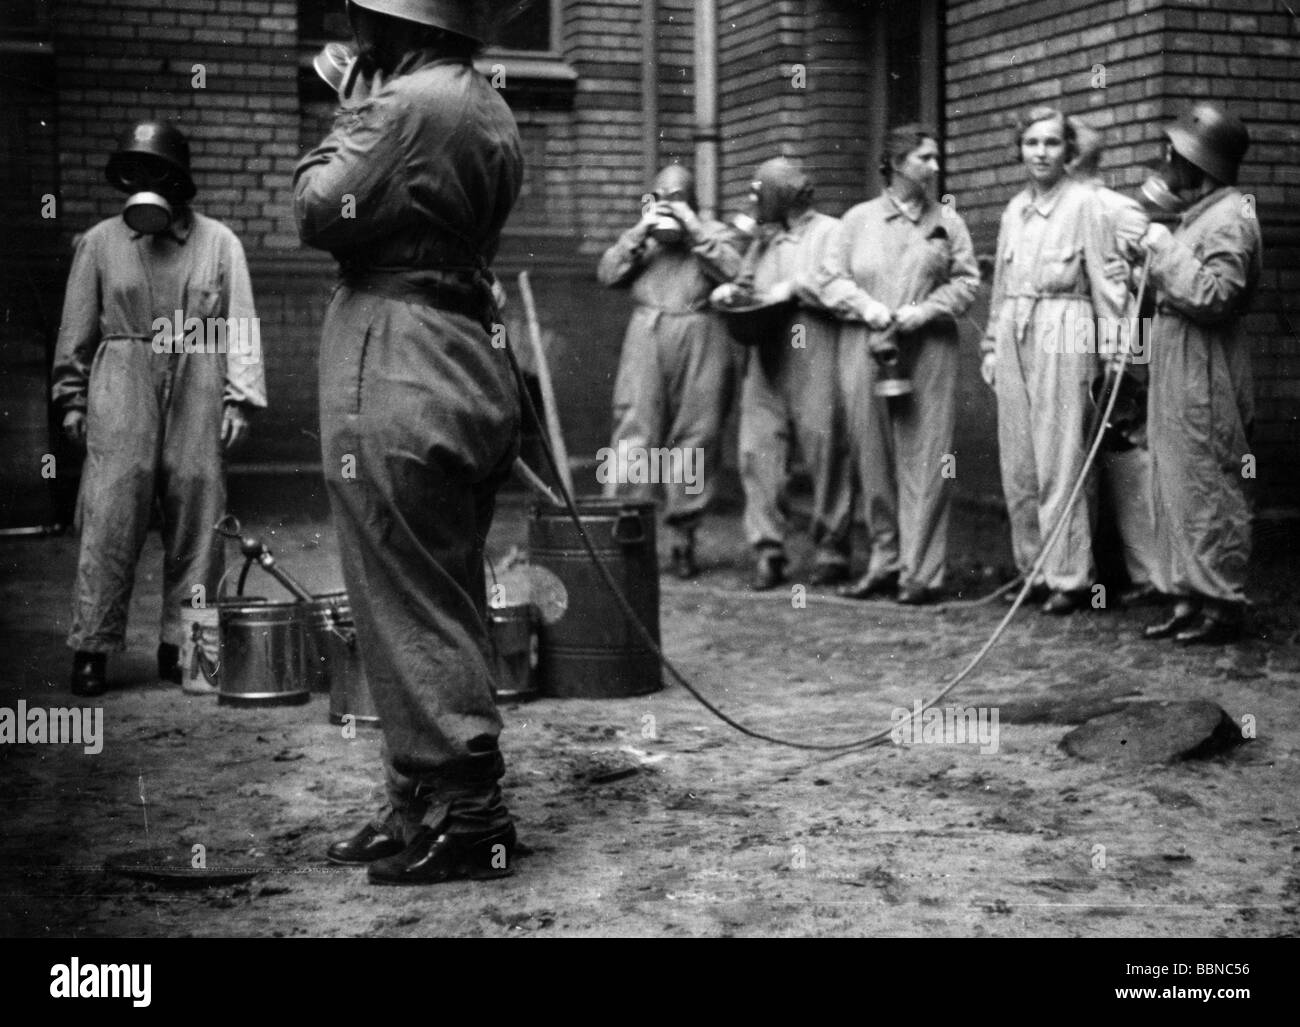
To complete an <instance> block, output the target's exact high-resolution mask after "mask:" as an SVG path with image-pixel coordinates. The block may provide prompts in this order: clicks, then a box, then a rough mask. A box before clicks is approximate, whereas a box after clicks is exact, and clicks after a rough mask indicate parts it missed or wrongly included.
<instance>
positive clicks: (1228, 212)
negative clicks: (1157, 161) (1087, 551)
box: [1128, 102, 1262, 644]
mask: <svg viewBox="0 0 1300 1027" xmlns="http://www.w3.org/2000/svg"><path fill="white" fill-rule="evenodd" d="M1165 136H1166V138H1167V139H1168V143H1167V147H1166V157H1165V164H1164V166H1163V168H1162V169H1161V171H1160V172H1159V174H1157V175H1154V176H1152V178H1151V179H1148V182H1147V184H1146V185H1145V186H1144V188H1143V193H1144V194H1145V195H1146V196H1147V197H1148V198H1149V199H1150V200H1152V201H1153V202H1154V203H1155V204H1156V205H1157V206H1161V207H1163V208H1164V209H1165V210H1166V211H1167V212H1170V213H1175V212H1176V213H1179V215H1180V217H1179V222H1178V226H1177V228H1176V229H1175V230H1174V231H1173V232H1170V231H1169V229H1168V228H1166V227H1165V226H1164V225H1162V224H1160V223H1159V222H1152V224H1151V225H1150V227H1149V228H1147V229H1146V231H1145V232H1144V233H1143V234H1142V235H1141V236H1140V237H1139V238H1136V239H1134V238H1133V234H1129V236H1128V241H1129V251H1130V255H1131V256H1132V259H1133V260H1134V261H1135V262H1141V261H1143V260H1145V259H1146V258H1148V257H1149V258H1150V271H1149V283H1150V284H1149V286H1148V288H1151V289H1154V290H1155V297H1156V314H1155V320H1154V324H1153V325H1152V339H1151V390H1150V398H1149V401H1148V431H1149V435H1150V445H1151V484H1152V492H1151V495H1152V505H1153V509H1154V511H1155V526H1156V546H1155V551H1156V559H1155V583H1156V587H1157V588H1159V590H1160V592H1161V593H1163V594H1164V595H1165V596H1168V597H1170V598H1171V599H1172V600H1173V601H1174V602H1173V606H1172V608H1171V609H1170V610H1169V611H1168V612H1167V613H1166V614H1165V615H1164V616H1163V617H1162V618H1161V619H1160V620H1158V621H1157V622H1156V623H1155V624H1152V625H1151V626H1149V627H1148V628H1147V629H1146V631H1145V637H1147V638H1149V639H1158V638H1170V637H1172V638H1173V639H1174V640H1175V641H1177V642H1180V643H1184V644H1194V643H1206V644H1222V643H1224V642H1229V641H1232V640H1234V639H1236V638H1238V637H1240V635H1241V630H1242V621H1243V615H1244V611H1245V602H1246V596H1245V585H1246V565H1247V563H1248V562H1249V560H1250V548H1251V538H1250V503H1249V499H1248V496H1247V494H1246V487H1245V478H1246V474H1247V471H1246V466H1247V463H1248V460H1249V457H1250V433H1251V426H1252V422H1253V420H1254V383H1253V379H1252V373H1251V361H1250V346H1249V342H1248V340H1247V337H1246V333H1245V326H1244V319H1245V315H1246V313H1247V312H1248V311H1249V309H1250V305H1251V302H1252V300H1253V298H1254V295H1255V291H1256V289H1257V287H1258V284H1259V277H1260V271H1261V266H1262V256H1261V253H1262V242H1261V239H1260V230H1259V222H1258V220H1257V219H1256V216H1255V208H1254V202H1253V197H1248V196H1245V195H1243V194H1242V193H1241V192H1240V191H1239V190H1238V189H1237V188H1236V183H1237V172H1238V168H1239V167H1240V165H1241V161H1242V158H1243V157H1244V156H1245V154H1246V150H1247V149H1248V147H1249V145H1250V136H1249V134H1248V133H1247V131H1246V127H1245V126H1244V125H1243V124H1242V123H1241V121H1240V120H1239V119H1238V118H1237V117H1236V116H1235V115H1233V114H1232V113H1230V112H1229V111H1227V110H1226V109H1224V108H1223V107H1222V106H1221V105H1219V104H1215V103H1208V102H1201V103H1197V104H1196V105H1195V106H1193V107H1192V108H1191V110H1190V111H1189V112H1188V113H1187V114H1186V115H1184V116H1183V117H1182V118H1180V119H1179V120H1178V121H1177V122H1175V123H1174V124H1172V125H1170V126H1169V127H1168V128H1166V129H1165Z"/></svg>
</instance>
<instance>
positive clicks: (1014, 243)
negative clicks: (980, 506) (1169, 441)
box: [981, 107, 1128, 614]
mask: <svg viewBox="0 0 1300 1027" xmlns="http://www.w3.org/2000/svg"><path fill="white" fill-rule="evenodd" d="M1015 145H1016V153H1017V155H1018V157H1019V159H1020V160H1021V162H1022V163H1023V164H1024V166H1025V173H1026V177H1027V179H1028V182H1027V184H1026V186H1025V188H1024V189H1022V190H1021V191H1020V192H1019V193H1017V194H1016V196H1015V197H1014V198H1013V199H1012V200H1011V202H1010V203H1009V204H1008V205H1007V208H1006V210H1005V211H1004V212H1003V214H1002V224H1001V228H1000V229H999V231H998V245H997V258H996V263H995V269H994V275H993V296H992V299H991V300H990V303H989V319H988V328H987V330H986V333H985V336H984V340H983V342H982V343H981V349H982V350H983V353H984V359H983V365H982V367H981V372H982V374H983V376H984V380H985V381H986V382H987V383H988V384H989V385H990V386H991V387H992V388H993V389H994V390H995V392H996V393H997V403H998V450H999V453H1000V457H1001V463H1002V488H1003V491H1004V493H1005V495H1006V501H1007V512H1008V514H1009V516H1010V520H1011V542H1012V548H1013V551H1014V555H1015V561H1016V566H1017V568H1018V569H1019V570H1020V572H1021V573H1022V574H1028V573H1029V572H1030V570H1031V569H1032V567H1033V564H1034V561H1035V560H1036V559H1037V557H1038V554H1039V550H1040V549H1041V548H1042V544H1043V542H1044V540H1045V539H1046V537H1047V535H1048V534H1049V533H1050V532H1051V531H1052V530H1053V528H1054V527H1055V525H1056V523H1057V521H1058V520H1059V519H1060V518H1062V517H1065V518H1066V528H1065V530H1064V532H1063V533H1062V535H1061V536H1060V537H1059V538H1058V539H1057V541H1056V543H1055V544H1054V545H1053V546H1052V548H1051V550H1050V551H1049V553H1048V555H1047V558H1046V561H1045V562H1044V564H1043V568H1042V572H1041V578H1039V579H1038V580H1035V581H1034V582H1033V583H1032V586H1033V591H1032V592H1031V595H1033V596H1034V598H1035V599H1040V600H1041V599H1045V600H1046V601H1045V602H1044V603H1043V607H1042V609H1043V612H1044V613H1049V614H1068V613H1071V612H1072V611H1074V610H1076V609H1080V608H1082V607H1084V606H1086V605H1087V604H1088V601H1089V599H1090V586H1091V585H1092V581H1093V560H1092V523H1091V517H1090V513H1089V508H1088V498H1087V494H1086V492H1081V493H1080V494H1079V496H1078V497H1077V498H1076V500H1075V501H1074V503H1073V504H1070V505H1068V506H1067V500H1068V499H1069V496H1070V492H1071V490H1072V489H1073V487H1074V483H1075V480H1076V478H1077V477H1078V474H1079V471H1080V470H1081V469H1082V467H1083V464H1084V460H1085V457H1086V439H1085V438H1084V434H1085V431H1086V428H1087V421H1088V416H1089V409H1090V408H1089V387H1090V386H1091V384H1092V380H1093V378H1094V376H1095V375H1096V373H1097V370H1098V367H1099V363H1098V357H1097V348H1098V341H1099V340H1100V339H1102V338H1103V337H1104V335H1105V333H1106V332H1107V331H1108V330H1113V326H1117V325H1118V324H1119V323H1120V322H1119V318H1120V317H1121V316H1122V314H1123V311H1124V302H1125V295H1126V287H1127V280H1128V266H1127V264H1125V263H1124V262H1123V261H1122V260H1118V261H1117V260H1115V259H1114V255H1113V248H1114V247H1113V229H1112V228H1109V227H1108V225H1109V222H1108V220H1107V219H1106V217H1105V213H1104V210H1103V207H1102V205H1101V204H1100V202H1099V201H1098V199H1097V195H1096V191H1095V190H1094V189H1093V188H1091V187H1090V186H1089V185H1088V184H1086V183H1085V182H1081V181H1079V180H1078V179H1076V178H1073V177H1071V176H1069V175H1067V174H1066V168H1067V165H1068V164H1069V163H1070V162H1071V161H1072V160H1074V159H1075V157H1076V156H1078V145H1077V140H1076V136H1075V127H1074V125H1073V124H1072V123H1071V121H1070V119H1068V118H1067V117H1066V116H1065V115H1064V114H1063V113H1062V112H1061V111H1059V110H1057V109H1056V108H1054V107H1034V108H1032V109H1031V110H1029V111H1028V112H1026V113H1025V115H1024V116H1023V117H1022V118H1021V119H1020V120H1019V122H1018V123H1017V125H1016V130H1015ZM1108 251H1110V253H1109V254H1108Z"/></svg>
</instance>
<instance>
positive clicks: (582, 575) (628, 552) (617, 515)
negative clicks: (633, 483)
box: [528, 498, 663, 699]
mask: <svg viewBox="0 0 1300 1027" xmlns="http://www.w3.org/2000/svg"><path fill="white" fill-rule="evenodd" d="M577 507H578V515H579V517H581V519H582V524H583V528H584V529H585V531H586V533H587V537H588V538H589V539H590V541H591V545H592V548H594V549H595V550H596V553H597V554H598V555H599V556H600V558H601V560H602V561H603V562H604V564H605V565H606V567H607V568H608V569H609V572H610V574H611V575H612V577H613V578H614V583H615V584H616V585H618V587H619V589H620V591H622V593H623V594H624V595H625V596H626V597H627V599H628V602H629V603H630V604H631V606H632V609H633V611H634V612H635V613H636V615H637V618H638V620H640V621H641V623H642V624H643V625H645V627H646V629H647V631H648V632H649V633H650V636H651V637H652V638H653V639H654V640H655V643H656V644H657V643H658V642H659V558H658V555H657V552H656V549H655V504H654V503H649V502H629V501H622V500H617V499H597V498H586V499H580V500H578V502H577ZM528 548H529V558H530V560H531V562H532V563H533V564H534V565H536V566H539V567H544V568H546V569H547V570H549V571H550V572H551V573H553V574H554V575H555V576H556V577H558V578H559V579H560V581H561V582H562V583H563V584H564V590H565V592H566V593H567V595H568V604H567V607H566V608H565V610H564V612H563V613H562V614H560V616H559V617H558V618H553V619H552V618H548V619H547V620H546V622H545V623H543V624H542V627H541V629H540V632H539V638H540V653H539V655H540V660H539V664H538V671H539V681H540V685H541V691H542V694H544V695H553V696H559V697H562V698H585V699H604V698H619V697H623V696H631V695H645V694H646V693H647V692H657V691H658V690H659V689H660V688H662V687H663V682H662V680H661V677H660V668H659V658H658V657H657V656H656V655H655V653H654V651H653V650H652V649H650V648H649V647H647V646H646V644H645V643H644V642H642V640H641V638H640V636H639V635H638V634H637V633H636V632H635V631H634V630H633V627H632V625H631V624H630V623H629V622H628V619H627V617H626V615H625V614H624V613H623V610H622V607H621V606H620V605H619V604H618V603H617V602H616V601H615V599H614V597H613V596H612V595H611V594H610V592H609V589H608V588H607V587H606V585H605V581H604V579H603V577H602V576H601V574H600V572H599V571H598V570H597V569H596V568H595V567H594V566H592V563H591V560H590V558H589V557H588V556H587V551H586V549H585V548H583V545H582V540H581V538H580V537H579V535H578V530H577V528H576V527H575V525H574V524H573V521H572V520H571V519H570V518H569V515H568V512H567V511H566V510H565V509H563V508H562V507H554V506H544V507H535V508H534V509H533V512H532V516H531V518H530V519H529V523H528Z"/></svg>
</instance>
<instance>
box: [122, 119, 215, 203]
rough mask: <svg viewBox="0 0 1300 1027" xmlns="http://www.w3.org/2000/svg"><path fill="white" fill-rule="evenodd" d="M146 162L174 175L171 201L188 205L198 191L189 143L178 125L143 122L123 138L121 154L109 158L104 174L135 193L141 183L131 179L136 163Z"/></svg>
mask: <svg viewBox="0 0 1300 1027" xmlns="http://www.w3.org/2000/svg"><path fill="white" fill-rule="evenodd" d="M142 159H143V160H146V161H148V162H149V163H151V164H153V165H154V166H155V167H162V168H165V169H166V170H168V171H170V172H171V173H172V183H173V185H174V191H175V195H174V196H172V197H170V198H171V199H172V200H175V201H179V202H181V203H185V202H187V201H189V200H192V199H193V198H194V193H195V192H196V191H197V190H196V189H195V188H194V179H193V178H192V177H191V176H190V144H189V142H188V140H186V138H185V134H184V133H183V132H182V131H181V130H180V129H179V128H177V127H176V126H175V125H169V124H167V123H166V122H164V121H142V122H140V123H139V124H138V125H135V126H134V127H133V128H131V129H130V130H129V131H128V132H127V133H126V135H125V136H123V137H122V145H121V146H120V147H119V148H118V151H117V152H116V153H115V154H113V155H112V156H111V157H109V158H108V165H107V166H106V167H105V168H104V174H105V175H106V177H107V178H108V180H109V182H111V183H112V184H113V186H114V187H115V188H117V189H121V190H122V191H123V192H134V191H135V190H136V189H137V188H138V184H137V183H136V182H135V181H134V180H133V179H132V177H131V172H130V167H131V164H132V163H133V162H137V161H140V160H142Z"/></svg>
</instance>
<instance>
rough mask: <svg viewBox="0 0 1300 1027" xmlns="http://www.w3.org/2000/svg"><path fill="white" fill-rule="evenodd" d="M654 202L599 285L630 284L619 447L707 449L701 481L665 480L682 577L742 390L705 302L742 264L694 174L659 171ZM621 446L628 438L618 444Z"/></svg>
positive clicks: (612, 491) (638, 487) (611, 488)
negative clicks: (693, 486)
mask: <svg viewBox="0 0 1300 1027" xmlns="http://www.w3.org/2000/svg"><path fill="white" fill-rule="evenodd" d="M651 192H652V195H653V200H654V202H653V203H649V204H647V209H646V211H645V213H644V216H643V217H642V218H641V220H640V221H638V222H637V223H636V224H635V225H633V226H632V227H631V228H629V229H628V230H627V231H626V232H624V233H623V234H622V236H620V237H619V239H618V241H617V242H615V243H614V245H613V246H611V247H610V248H609V249H608V250H606V251H605V254H604V256H602V257H601V259H600V265H599V267H598V268H597V270H596V277H597V278H598V279H599V280H600V284H601V285H605V286H609V287H612V288H626V289H630V290H631V292H632V299H633V301H634V302H635V303H636V309H635V310H634V311H633V313H632V317H631V319H630V320H629V321H628V325H627V335H626V336H625V337H624V340H623V352H622V355H621V357H620V358H619V365H618V377H617V379H616V381H615V384H614V434H613V439H612V441H611V442H610V447H611V448H612V449H613V450H614V452H616V453H618V452H623V451H625V450H626V451H628V452H631V451H634V450H638V449H640V450H649V449H652V448H658V447H665V446H666V447H678V448H680V449H681V450H683V451H685V450H692V449H698V450H700V451H701V452H702V453H703V457H704V466H703V470H702V475H703V481H702V482H701V483H700V485H701V487H700V488H699V489H698V490H697V491H696V492H694V493H692V492H690V491H688V486H686V485H684V484H681V483H669V484H668V485H667V489H666V493H667V496H666V498H667V503H666V506H667V510H666V513H665V517H664V520H665V523H666V524H667V525H668V529H669V531H670V532H671V533H672V536H673V541H672V550H671V552H672V566H673V571H674V573H675V574H676V575H677V576H678V577H680V578H692V577H694V576H695V574H696V573H697V572H698V566H697V564H696V561H695V534H696V530H697V529H698V527H699V524H700V521H701V519H702V518H703V516H704V511H705V510H706V509H707V508H708V506H709V503H710V501H711V500H712V498H713V492H714V482H715V479H716V476H717V472H718V469H719V468H720V467H721V466H722V464H721V459H722V426H723V424H724V423H725V422H726V419H727V412H728V410H729V409H730V407H731V400H732V396H733V393H734V391H735V361H736V355H735V352H734V344H733V343H732V342H731V340H730V338H729V337H728V335H727V332H726V329H725V328H724V327H723V325H722V323H721V321H720V320H719V319H718V315H717V314H715V313H713V312H712V311H711V310H709V309H708V301H709V293H710V292H711V291H712V290H713V288H714V286H716V285H719V284H721V283H723V282H729V281H731V280H732V279H733V278H735V277H736V274H737V273H738V272H739V271H740V261H741V254H740V252H739V250H738V249H737V247H736V244H735V235H734V232H733V230H732V229H729V228H727V227H726V226H725V225H723V224H722V223H721V222H718V221H713V220H710V219H701V218H700V216H699V215H698V214H697V213H696V199H695V179H694V177H693V176H692V175H691V173H690V172H689V171H687V170H686V169H685V168H683V167H682V166H681V165H680V164H670V165H668V166H667V167H666V168H664V169H663V170H662V171H660V172H659V174H658V175H657V176H656V177H655V180H654V184H653V186H652V189H651ZM621 447H622V448H621ZM653 488H654V486H653V484H635V483H633V484H628V483H624V482H616V481H611V482H609V483H607V484H606V494H607V495H609V496H611V497H613V496H623V497H631V498H649V496H650V493H651V492H652V491H653Z"/></svg>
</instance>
